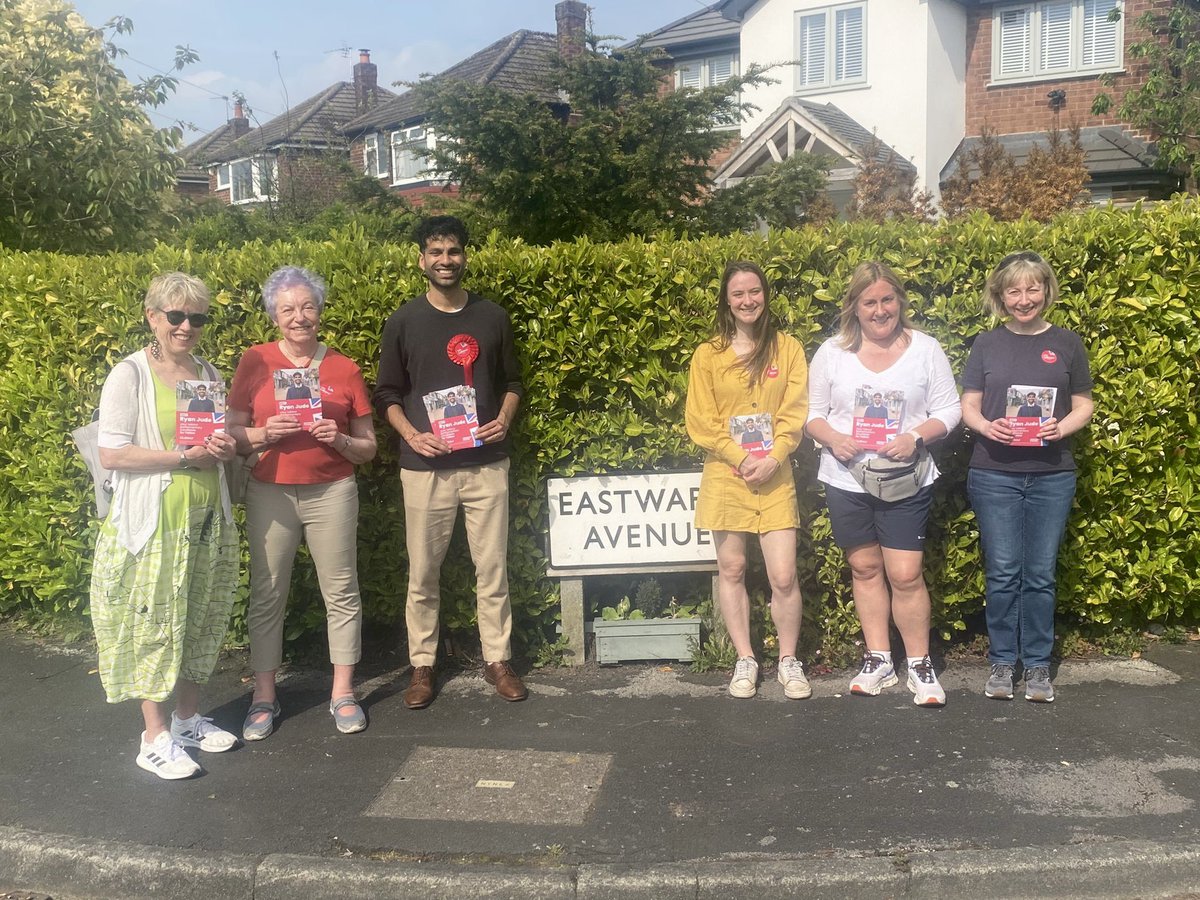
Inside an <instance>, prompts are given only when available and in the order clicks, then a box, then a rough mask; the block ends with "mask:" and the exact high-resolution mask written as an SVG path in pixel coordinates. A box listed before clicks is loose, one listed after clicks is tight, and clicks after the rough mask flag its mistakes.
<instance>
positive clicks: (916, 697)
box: [908, 656, 946, 706]
mask: <svg viewBox="0 0 1200 900" xmlns="http://www.w3.org/2000/svg"><path fill="white" fill-rule="evenodd" d="M908 689H909V690H910V691H912V692H913V703H915V704H916V705H917V706H945V705H946V692H945V691H944V690H942V686H941V684H940V683H939V682H938V678H937V674H936V673H935V672H934V671H933V663H932V662H930V660H929V657H928V656H923V657H921V660H920V662H918V663H916V664H914V665H910V666H909V667H908Z"/></svg>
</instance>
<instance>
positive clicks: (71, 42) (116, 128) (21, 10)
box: [0, 0, 196, 252]
mask: <svg viewBox="0 0 1200 900" xmlns="http://www.w3.org/2000/svg"><path fill="white" fill-rule="evenodd" d="M131 27H132V26H131V24H130V22H129V20H128V19H114V20H112V21H111V22H109V23H108V24H107V25H106V26H105V28H103V29H96V28H92V27H91V26H89V25H88V24H87V23H86V22H85V21H84V20H83V19H82V18H81V17H80V16H79V14H78V13H76V12H75V11H74V9H73V8H72V7H71V6H70V5H69V4H67V3H64V2H62V0H0V34H3V35H4V36H5V37H4V38H3V40H2V41H0V85H2V86H3V87H2V93H3V95H4V96H3V102H0V245H2V246H5V247H10V248H14V249H22V250H33V249H41V250H58V251H67V252H97V251H104V250H112V249H121V248H125V247H131V246H135V245H137V244H138V243H139V242H141V241H142V240H143V239H144V237H145V236H146V234H147V232H148V229H149V228H151V227H152V226H153V225H154V224H155V217H156V216H157V214H158V213H160V212H161V210H162V209H163V204H164V196H163V195H164V192H165V191H166V190H167V189H168V188H170V187H171V186H172V184H173V182H174V174H175V169H176V168H177V166H178V165H179V158H178V157H177V156H176V155H175V148H176V147H177V146H178V144H179V140H180V137H181V131H180V129H178V128H172V129H169V130H159V129H156V128H155V127H153V125H151V123H150V120H149V118H148V117H147V115H146V112H145V110H144V108H143V105H144V104H145V105H149V106H156V105H158V104H160V103H162V102H163V101H164V100H165V99H166V97H167V95H168V94H169V93H170V92H171V91H173V90H174V88H175V84H176V81H175V79H173V78H171V77H169V76H162V75H159V76H154V77H153V78H149V79H147V80H145V81H143V82H140V83H138V84H131V83H130V82H129V81H128V80H126V78H125V76H124V74H123V73H122V72H121V71H120V69H118V68H117V67H116V66H115V65H114V64H113V59H114V57H116V56H117V55H119V54H120V52H121V51H120V50H119V49H118V48H116V47H115V46H114V45H113V44H112V43H111V42H110V41H109V40H108V33H109V32H111V33H114V34H121V33H125V32H127V31H128V30H129V29H130V28H131ZM195 58H196V57H195V54H194V53H192V51H191V50H190V49H188V48H186V47H178V48H176V65H177V67H182V66H183V65H186V64H187V63H188V62H191V61H192V60H194V59H195Z"/></svg>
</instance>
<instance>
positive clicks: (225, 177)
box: [217, 163, 229, 191]
mask: <svg viewBox="0 0 1200 900" xmlns="http://www.w3.org/2000/svg"><path fill="white" fill-rule="evenodd" d="M228 187H229V163H226V164H225V165H223V166H217V190H218V191H223V190H225V189H227V188H228Z"/></svg>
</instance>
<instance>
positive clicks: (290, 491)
mask: <svg viewBox="0 0 1200 900" xmlns="http://www.w3.org/2000/svg"><path fill="white" fill-rule="evenodd" d="M246 540H247V542H248V543H249V545H250V605H249V608H248V609H247V611H246V625H247V627H248V629H249V631H250V665H251V667H252V668H253V669H254V671H255V672H271V671H274V670H275V669H278V668H279V664H280V662H282V660H283V621H284V614H285V612H286V610H287V598H288V592H289V589H290V587H291V583H292V564H293V563H294V562H295V561H296V551H297V549H299V547H300V541H302V540H303V541H304V542H305V544H307V545H308V552H309V555H311V556H312V560H313V565H315V566H316V569H317V581H318V582H319V583H320V585H321V596H322V597H323V598H324V600H325V617H326V622H327V625H328V629H329V661H330V662H331V663H333V664H334V665H337V666H352V665H354V664H356V663H357V662H358V661H359V659H361V657H362V598H361V597H360V596H359V592H358V484H357V483H356V482H355V480H354V476H353V475H351V476H349V477H346V478H342V479H340V480H339V481H331V482H327V483H325V484H267V483H265V482H262V481H256V480H255V479H253V478H251V479H250V481H249V483H248V484H247V485H246Z"/></svg>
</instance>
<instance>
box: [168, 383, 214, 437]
mask: <svg viewBox="0 0 1200 900" xmlns="http://www.w3.org/2000/svg"><path fill="white" fill-rule="evenodd" d="M224 430H225V382H223V381H178V382H176V383H175V443H176V444H178V445H179V446H180V447H195V446H196V445H197V444H203V443H204V439H205V438H207V437H208V436H209V435H210V434H212V433H213V432H214V431H224Z"/></svg>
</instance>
